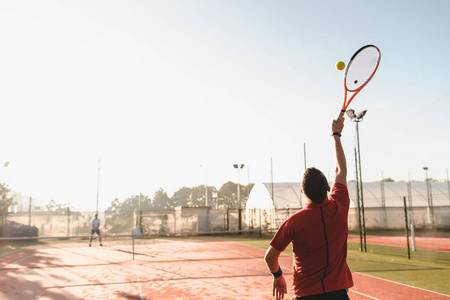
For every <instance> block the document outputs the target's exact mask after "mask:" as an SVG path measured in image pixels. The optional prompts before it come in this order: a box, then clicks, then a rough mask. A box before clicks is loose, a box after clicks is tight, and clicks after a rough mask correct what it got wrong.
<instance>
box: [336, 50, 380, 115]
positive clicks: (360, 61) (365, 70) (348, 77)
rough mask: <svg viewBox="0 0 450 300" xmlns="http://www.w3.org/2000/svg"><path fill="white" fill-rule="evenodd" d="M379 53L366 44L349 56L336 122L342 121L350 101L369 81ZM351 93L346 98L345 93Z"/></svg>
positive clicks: (375, 69) (376, 66)
mask: <svg viewBox="0 0 450 300" xmlns="http://www.w3.org/2000/svg"><path fill="white" fill-rule="evenodd" d="M380 58H381V53H380V49H378V48H377V47H376V46H374V45H367V46H364V47H362V48H361V49H359V50H358V51H356V53H355V54H353V56H352V58H350V61H349V63H348V64H347V68H346V69H345V73H344V88H345V95H344V104H343V105H342V109H341V113H340V114H339V117H338V118H337V122H340V121H342V119H343V118H344V113H345V111H346V110H347V108H348V106H349V105H350V103H351V102H352V100H353V98H355V96H356V95H357V94H358V93H359V92H360V91H361V90H362V89H363V87H365V86H366V85H367V83H369V81H370V80H371V79H372V77H373V75H375V72H376V71H377V69H378V65H379V64H380ZM348 92H351V93H353V95H352V96H351V97H350V99H348V100H347V93H348Z"/></svg>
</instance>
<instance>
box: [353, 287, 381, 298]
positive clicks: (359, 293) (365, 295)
mask: <svg viewBox="0 0 450 300" xmlns="http://www.w3.org/2000/svg"><path fill="white" fill-rule="evenodd" d="M349 292H352V293H355V294H358V295H362V296H364V297H367V298H370V299H373V300H381V299H379V298H375V297H372V296H369V295H367V294H364V293H361V292H357V291H355V290H352V289H350V290H349Z"/></svg>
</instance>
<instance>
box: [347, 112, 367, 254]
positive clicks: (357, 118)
mask: <svg viewBox="0 0 450 300" xmlns="http://www.w3.org/2000/svg"><path fill="white" fill-rule="evenodd" d="M366 112H367V110H364V111H362V112H360V113H359V114H358V116H356V115H355V111H354V110H353V109H349V110H347V115H348V116H349V117H350V119H351V120H352V121H353V122H355V123H356V139H357V145H358V152H357V153H355V156H356V154H357V161H358V164H357V165H356V168H357V171H358V173H359V178H358V180H359V186H358V190H359V197H358V198H359V202H360V207H361V216H360V218H361V223H362V232H363V237H364V252H367V243H366V220H365V219H366V218H365V214H364V195H363V183H362V171H361V148H360V144H359V126H358V124H359V122H362V121H363V117H364V116H365V114H366ZM361 251H362V249H361Z"/></svg>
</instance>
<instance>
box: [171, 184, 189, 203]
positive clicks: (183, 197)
mask: <svg viewBox="0 0 450 300" xmlns="http://www.w3.org/2000/svg"><path fill="white" fill-rule="evenodd" d="M191 191H192V189H191V188H188V187H182V188H180V189H179V190H178V191H176V192H175V193H173V195H172V197H171V198H170V200H171V201H172V203H173V207H177V206H188V205H189V201H190V198H191Z"/></svg>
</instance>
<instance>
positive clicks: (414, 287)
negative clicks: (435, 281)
mask: <svg viewBox="0 0 450 300" xmlns="http://www.w3.org/2000/svg"><path fill="white" fill-rule="evenodd" d="M353 273H356V274H359V275H363V276H367V277H371V278H376V279H380V280H383V281H387V282H390V283H395V284H398V285H403V286H405V287H408V288H413V289H418V290H421V291H424V292H428V293H433V294H437V295H440V296H446V297H450V295H446V294H442V293H439V292H435V291H430V290H427V289H423V288H420V287H416V286H413V285H409V284H406V283H401V282H397V281H392V280H389V279H384V278H380V277H376V276H373V275H369V274H365V273H360V272H353Z"/></svg>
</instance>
